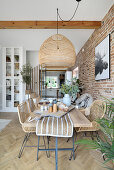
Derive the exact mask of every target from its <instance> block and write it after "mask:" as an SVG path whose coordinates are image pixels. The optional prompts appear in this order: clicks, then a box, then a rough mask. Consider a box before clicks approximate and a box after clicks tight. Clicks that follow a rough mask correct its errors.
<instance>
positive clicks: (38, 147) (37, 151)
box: [37, 136, 40, 161]
mask: <svg viewBox="0 0 114 170" xmlns="http://www.w3.org/2000/svg"><path fill="white" fill-rule="evenodd" d="M39 143H40V136H38V146H37V161H38V152H39Z"/></svg>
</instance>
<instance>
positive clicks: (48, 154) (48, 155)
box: [43, 136, 50, 158]
mask: <svg viewBox="0 0 114 170" xmlns="http://www.w3.org/2000/svg"><path fill="white" fill-rule="evenodd" d="M47 140H48V149H49V138H48V137H47ZM43 141H44V147H45V149H46V142H45V139H44V136H43ZM46 155H47V158H49V157H50V153H49V151H46Z"/></svg>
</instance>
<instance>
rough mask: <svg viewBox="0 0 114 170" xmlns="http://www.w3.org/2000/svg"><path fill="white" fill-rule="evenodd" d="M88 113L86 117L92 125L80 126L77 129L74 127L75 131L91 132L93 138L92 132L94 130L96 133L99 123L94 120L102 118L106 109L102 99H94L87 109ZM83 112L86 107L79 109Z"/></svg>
mask: <svg viewBox="0 0 114 170" xmlns="http://www.w3.org/2000/svg"><path fill="white" fill-rule="evenodd" d="M88 110H89V112H90V114H89V115H88V116H87V118H88V119H89V120H90V122H91V123H92V127H80V128H79V129H76V131H77V132H87V131H89V132H91V137H92V139H93V132H96V133H97V135H98V130H99V125H98V124H97V122H96V121H95V120H96V119H98V118H100V119H101V118H103V116H104V113H105V111H106V104H105V102H104V101H102V100H95V101H94V102H93V103H92V105H91V106H90V108H89V109H88ZM80 111H81V112H82V113H83V114H85V112H86V109H82V110H80Z"/></svg>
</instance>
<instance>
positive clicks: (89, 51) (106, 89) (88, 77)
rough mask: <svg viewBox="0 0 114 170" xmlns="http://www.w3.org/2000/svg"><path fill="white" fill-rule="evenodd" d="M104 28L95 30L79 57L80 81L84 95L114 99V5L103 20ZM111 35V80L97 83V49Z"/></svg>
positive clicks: (77, 64) (77, 62) (77, 63)
mask: <svg viewBox="0 0 114 170" xmlns="http://www.w3.org/2000/svg"><path fill="white" fill-rule="evenodd" d="M102 21H103V24H102V27H101V28H99V29H97V30H95V31H94V33H93V34H92V35H91V37H90V38H89V39H88V41H87V42H86V43H85V45H84V46H83V47H82V49H84V51H83V50H82V49H81V50H80V52H79V53H78V55H77V60H76V66H78V67H79V79H80V80H81V81H82V83H83V84H84V87H85V90H84V91H83V93H85V92H87V93H90V94H91V95H92V96H93V98H94V99H99V98H100V96H105V97H107V98H112V97H114V32H113V29H114V28H113V25H114V5H113V6H112V7H111V9H110V10H109V12H108V13H107V14H106V16H105V17H104V19H103V20H102ZM108 34H110V79H107V80H99V81H95V47H96V46H97V45H98V44H99V43H100V42H101V41H102V40H103V39H104V38H105V37H106V36H107V35H108Z"/></svg>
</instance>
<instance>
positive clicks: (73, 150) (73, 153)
mask: <svg viewBox="0 0 114 170" xmlns="http://www.w3.org/2000/svg"><path fill="white" fill-rule="evenodd" d="M74 134H76V136H75V138H74V136H73V137H72V139H73V149H72V152H71V155H70V157H69V161H71V159H72V157H73V159H74V160H75V152H76V150H77V148H78V145H77V146H76V148H74V141H76V137H77V132H76V131H75V133H74ZM74 139H75V140H74Z"/></svg>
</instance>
